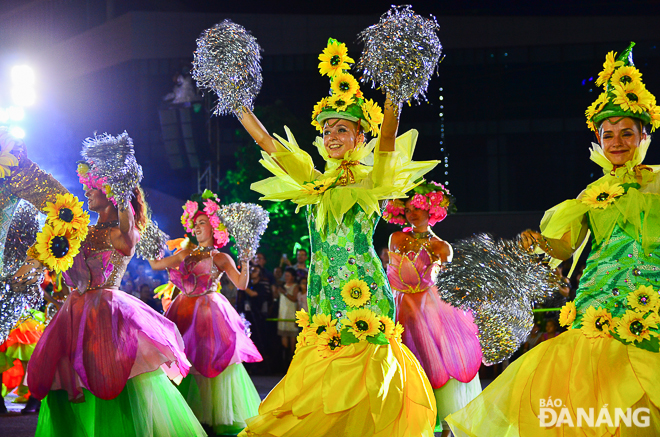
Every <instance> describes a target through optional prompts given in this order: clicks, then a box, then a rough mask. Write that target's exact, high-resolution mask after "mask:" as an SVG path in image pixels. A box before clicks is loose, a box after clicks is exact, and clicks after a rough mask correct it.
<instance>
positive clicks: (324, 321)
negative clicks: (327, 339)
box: [309, 313, 337, 335]
mask: <svg viewBox="0 0 660 437" xmlns="http://www.w3.org/2000/svg"><path fill="white" fill-rule="evenodd" d="M336 325H337V319H333V318H332V316H331V315H330V314H323V313H321V314H314V315H313V316H312V323H310V325H309V327H310V329H311V330H312V331H313V332H315V333H316V335H321V334H322V333H323V332H324V331H325V330H326V329H328V328H333V327H335V326H336Z"/></svg>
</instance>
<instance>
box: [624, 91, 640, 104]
mask: <svg viewBox="0 0 660 437" xmlns="http://www.w3.org/2000/svg"><path fill="white" fill-rule="evenodd" d="M626 97H627V98H628V100H630V101H631V102H636V101H638V100H639V98H638V97H637V94H635V93H627V94H626Z"/></svg>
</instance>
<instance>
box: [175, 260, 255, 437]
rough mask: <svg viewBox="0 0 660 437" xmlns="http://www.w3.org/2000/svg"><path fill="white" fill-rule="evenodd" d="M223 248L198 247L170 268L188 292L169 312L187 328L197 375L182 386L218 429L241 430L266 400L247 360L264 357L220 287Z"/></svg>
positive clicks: (201, 416) (224, 431) (202, 415)
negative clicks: (217, 262)
mask: <svg viewBox="0 0 660 437" xmlns="http://www.w3.org/2000/svg"><path fill="white" fill-rule="evenodd" d="M217 253H218V252H217V251H216V250H211V251H203V250H200V249H197V250H196V251H194V252H192V253H191V254H190V255H188V256H187V257H186V258H185V259H184V260H183V262H182V263H181V265H180V267H179V269H178V270H176V269H169V273H170V281H171V282H172V283H173V284H174V285H176V286H177V287H178V288H179V289H181V291H182V292H181V294H179V295H178V296H177V297H176V299H174V301H173V302H172V304H171V305H170V307H169V308H168V310H167V312H166V313H165V317H167V318H168V319H170V320H171V321H173V322H174V323H175V324H176V325H177V326H178V328H179V330H180V331H181V334H182V336H183V341H184V343H185V346H186V354H187V356H188V358H189V359H190V361H191V362H192V365H193V367H192V369H191V371H190V373H191V375H193V376H194V378H192V377H191V376H188V377H187V378H186V379H185V380H184V382H183V383H182V384H181V386H180V387H179V390H180V391H181V393H182V394H183V395H184V397H185V398H186V400H187V401H188V403H189V405H190V407H191V408H192V410H193V412H194V413H195V415H196V416H197V418H198V419H199V420H200V422H202V423H205V424H209V425H211V426H212V427H213V430H214V432H216V433H218V434H230V433H234V434H235V433H237V432H238V431H240V430H241V429H243V428H244V427H245V419H247V418H249V417H252V416H254V415H256V414H257V409H258V407H259V402H260V401H261V400H260V398H259V394H258V393H257V391H256V389H255V387H254V385H253V384H252V381H251V380H250V377H249V376H248V374H247V372H246V371H245V368H244V367H243V364H241V363H243V362H247V363H253V362H257V361H261V360H262V358H261V354H260V353H259V351H258V350H257V348H256V347H255V345H254V343H253V342H252V340H250V338H249V337H248V336H247V335H246V334H245V327H244V325H243V322H242V321H241V318H240V316H239V315H238V313H237V312H236V310H235V309H234V308H233V307H232V305H231V304H230V303H229V301H228V300H227V298H226V297H225V296H223V295H222V294H220V293H218V292H217V288H218V284H219V282H220V276H221V273H222V272H221V271H220V270H218V268H217V267H216V265H215V263H214V262H213V255H215V254H217ZM195 386H196V387H195Z"/></svg>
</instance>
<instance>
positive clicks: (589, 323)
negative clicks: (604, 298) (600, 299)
mask: <svg viewBox="0 0 660 437" xmlns="http://www.w3.org/2000/svg"><path fill="white" fill-rule="evenodd" d="M613 329H614V321H613V320H612V314H610V312H609V311H607V309H606V308H599V309H596V308H594V307H592V306H591V307H589V308H587V311H586V313H585V314H584V317H582V332H583V333H584V335H585V336H587V337H588V338H608V337H612V334H610V331H611V330H613Z"/></svg>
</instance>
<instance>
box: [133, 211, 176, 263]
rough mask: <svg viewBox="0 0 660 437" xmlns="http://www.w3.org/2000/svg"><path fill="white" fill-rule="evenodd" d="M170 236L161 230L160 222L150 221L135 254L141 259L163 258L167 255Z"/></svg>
mask: <svg viewBox="0 0 660 437" xmlns="http://www.w3.org/2000/svg"><path fill="white" fill-rule="evenodd" d="M169 239H170V236H169V235H167V234H166V233H165V232H163V231H161V230H160V228H159V227H158V222H155V221H153V220H150V221H149V224H148V225H147V228H146V229H145V230H144V231H143V232H142V235H140V241H139V242H138V244H137V246H136V247H135V254H136V255H137V256H138V258H141V259H146V260H149V259H161V258H162V257H163V256H164V255H165V249H166V248H167V240H169Z"/></svg>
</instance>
